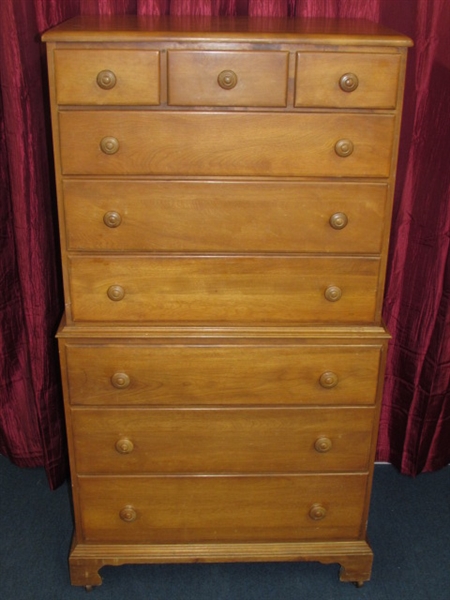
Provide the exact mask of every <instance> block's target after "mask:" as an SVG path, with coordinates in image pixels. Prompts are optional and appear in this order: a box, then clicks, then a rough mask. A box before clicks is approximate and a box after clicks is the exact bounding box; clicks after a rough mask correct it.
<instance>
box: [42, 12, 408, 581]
mask: <svg viewBox="0 0 450 600" xmlns="http://www.w3.org/2000/svg"><path fill="white" fill-rule="evenodd" d="M44 39H45V41H46V42H47V48H48V63H49V76H50V92H51V101H52V120H53V129H54V148H55V165H56V179H57V189H58V202H59V215H60V226H61V248H62V263H63V275H64V286H65V297H66V313H65V317H64V319H63V322H62V324H61V328H60V331H59V341H60V351H61V366H62V376H63V383H64V393H65V408H66V418H67V431H68V439H69V448H70V460H71V470H72V482H73V502H74V514H75V534H74V540H73V546H72V550H71V554H70V572H71V580H72V583H73V584H74V585H85V586H87V587H91V586H93V585H99V584H100V583H101V578H100V575H99V572H98V571H99V569H100V568H101V567H102V566H103V565H112V564H114V565H120V564H123V563H130V562H135V563H145V562H198V561H216V562H218V561H269V560H278V561H282V560H290V561H293V560H316V561H321V562H323V563H333V562H335V563H340V564H341V580H343V581H355V582H357V583H359V584H361V583H362V582H363V581H365V580H367V579H369V577H370V571H371V564H372V551H371V549H370V546H369V544H368V542H367V540H366V522H367V517H368V510H369V501H370V490H371V480H372V472H373V460H374V455H375V447H376V435H377V422H378V414H379V408H380V399H381V393H382V384H383V370H384V363H385V358H386V345H387V339H388V334H387V332H386V330H385V328H384V326H383V324H382V321H381V307H382V299H383V286H384V274H385V269H386V258H387V245H388V238H389V224H390V214H391V208H392V196H393V187H394V178H395V164H396V156H397V144H398V137H399V129H400V117H401V105H402V93H403V79H404V72H405V61H406V48H407V46H408V45H410V40H408V39H407V38H405V37H403V36H401V35H397V34H395V33H393V32H389V31H386V30H384V29H381V28H379V27H378V26H376V25H374V24H371V23H366V22H360V23H357V22H348V23H346V22H341V21H305V20H276V19H273V20H271V19H267V20H264V19H263V20H255V21H252V20H251V19H232V18H230V19H228V18H227V19H217V20H215V19H212V20H209V19H208V20H206V21H202V20H200V21H199V20H196V19H194V18H192V19H191V18H186V19H169V18H167V19H166V18H155V19H150V18H135V17H133V18H132V17H129V18H128V17H125V18H120V19H103V20H102V19H101V18H77V19H74V20H71V21H68V22H67V23H64V24H62V25H60V26H59V27H57V28H55V29H53V30H51V31H50V32H47V34H45V36H44Z"/></svg>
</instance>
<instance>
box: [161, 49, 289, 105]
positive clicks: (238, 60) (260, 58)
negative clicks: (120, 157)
mask: <svg viewBox="0 0 450 600" xmlns="http://www.w3.org/2000/svg"><path fill="white" fill-rule="evenodd" d="M287 75H288V53H287V52H267V51H266V52H263V51H261V52H245V51H241V52H238V51H236V52H228V51H227V52H223V51H207V52H201V51H184V50H183V51H181V50H180V51H177V50H173V51H170V52H169V53H168V104H170V105H178V106H267V107H269V106H273V107H275V106H278V107H281V106H286V95H287V79H288V77H287Z"/></svg>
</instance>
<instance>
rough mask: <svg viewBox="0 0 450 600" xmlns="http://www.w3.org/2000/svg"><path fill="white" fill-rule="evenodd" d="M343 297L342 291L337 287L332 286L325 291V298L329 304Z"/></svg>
mask: <svg viewBox="0 0 450 600" xmlns="http://www.w3.org/2000/svg"><path fill="white" fill-rule="evenodd" d="M341 297H342V290H341V288H339V287H338V286H337V285H330V286H329V287H327V289H326V290H325V298H326V299H327V300H328V302H337V301H338V300H340V299H341Z"/></svg>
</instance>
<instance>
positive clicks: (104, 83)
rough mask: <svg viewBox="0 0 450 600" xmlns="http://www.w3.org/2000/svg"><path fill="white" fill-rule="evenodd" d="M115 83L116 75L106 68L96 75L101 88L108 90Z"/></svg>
mask: <svg viewBox="0 0 450 600" xmlns="http://www.w3.org/2000/svg"><path fill="white" fill-rule="evenodd" d="M116 83H117V79H116V76H115V75H114V73H113V72H112V71H109V70H108V69H106V70H105V71H100V73H99V74H98V75H97V85H98V87H101V88H102V90H110V89H112V88H113V87H114V86H115V85H116Z"/></svg>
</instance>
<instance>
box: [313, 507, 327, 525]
mask: <svg viewBox="0 0 450 600" xmlns="http://www.w3.org/2000/svg"><path fill="white" fill-rule="evenodd" d="M309 516H310V518H311V519H313V521H321V520H322V519H325V517H326V516H327V510H326V508H325V507H324V506H322V505H321V504H313V505H312V506H311V508H310V509H309Z"/></svg>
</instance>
